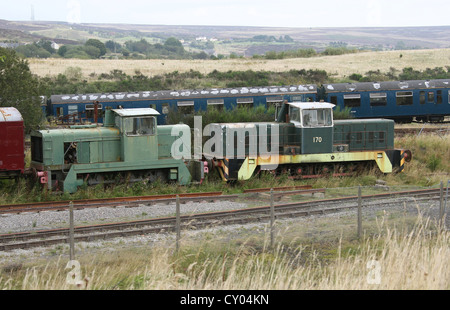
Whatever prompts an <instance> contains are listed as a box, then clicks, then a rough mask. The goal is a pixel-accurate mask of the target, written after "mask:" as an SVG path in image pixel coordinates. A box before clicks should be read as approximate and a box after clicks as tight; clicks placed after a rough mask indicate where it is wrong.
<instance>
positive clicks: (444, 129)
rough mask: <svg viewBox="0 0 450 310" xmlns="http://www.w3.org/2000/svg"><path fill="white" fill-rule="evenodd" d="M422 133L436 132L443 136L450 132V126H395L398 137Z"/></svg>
mask: <svg viewBox="0 0 450 310" xmlns="http://www.w3.org/2000/svg"><path fill="white" fill-rule="evenodd" d="M422 133H435V134H439V135H441V136H443V135H446V134H450V127H449V126H441V127H422V128H420V127H405V128H395V129H394V134H395V136H396V137H402V136H404V135H407V134H409V135H419V134H422Z"/></svg>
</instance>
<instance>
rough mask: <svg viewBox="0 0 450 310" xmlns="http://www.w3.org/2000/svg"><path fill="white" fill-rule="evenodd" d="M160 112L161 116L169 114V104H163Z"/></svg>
mask: <svg viewBox="0 0 450 310" xmlns="http://www.w3.org/2000/svg"><path fill="white" fill-rule="evenodd" d="M161 107H162V108H161V112H162V114H165V115H167V114H169V104H168V103H163V104H162V105H161Z"/></svg>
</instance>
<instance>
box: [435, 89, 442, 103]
mask: <svg viewBox="0 0 450 310" xmlns="http://www.w3.org/2000/svg"><path fill="white" fill-rule="evenodd" d="M436 99H437V100H436V104H441V103H442V90H438V91H437V96H436Z"/></svg>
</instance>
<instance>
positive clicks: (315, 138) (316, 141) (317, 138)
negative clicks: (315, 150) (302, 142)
mask: <svg viewBox="0 0 450 310" xmlns="http://www.w3.org/2000/svg"><path fill="white" fill-rule="evenodd" d="M313 143H322V137H313Z"/></svg>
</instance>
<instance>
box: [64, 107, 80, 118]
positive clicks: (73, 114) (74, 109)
mask: <svg viewBox="0 0 450 310" xmlns="http://www.w3.org/2000/svg"><path fill="white" fill-rule="evenodd" d="M67 111H68V112H67V114H68V115H69V116H70V117H71V119H78V106H77V105H75V104H73V105H69V106H68V107H67Z"/></svg>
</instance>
